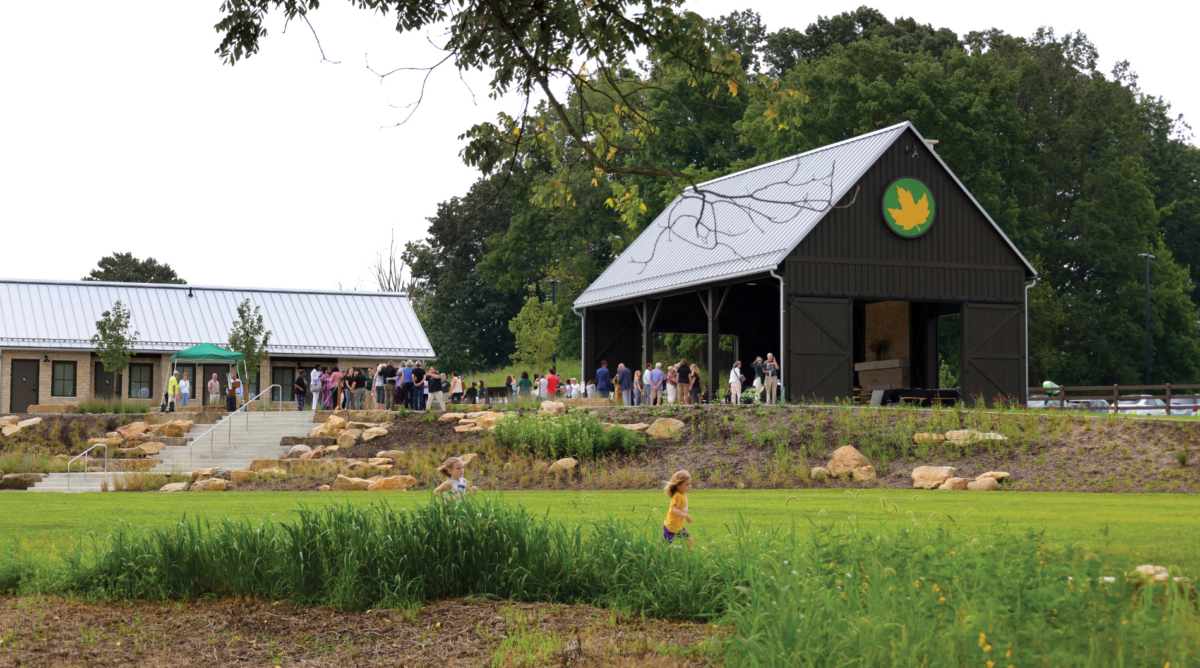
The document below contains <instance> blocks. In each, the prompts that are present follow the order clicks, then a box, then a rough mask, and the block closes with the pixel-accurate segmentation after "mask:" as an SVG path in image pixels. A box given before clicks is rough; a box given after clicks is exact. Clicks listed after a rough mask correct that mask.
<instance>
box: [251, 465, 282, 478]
mask: <svg viewBox="0 0 1200 668" xmlns="http://www.w3.org/2000/svg"><path fill="white" fill-rule="evenodd" d="M258 475H269V476H280V477H283V478H286V477H287V475H288V472H287V471H285V470H283V469H281V468H277V467H274V466H272V467H271V468H269V469H263V470H261V471H259V472H258Z"/></svg>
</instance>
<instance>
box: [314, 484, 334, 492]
mask: <svg viewBox="0 0 1200 668" xmlns="http://www.w3.org/2000/svg"><path fill="white" fill-rule="evenodd" d="M330 489H332V488H331V487H330V486H329V485H321V486H320V487H318V488H317V491H318V492H328V491H329V490H330Z"/></svg>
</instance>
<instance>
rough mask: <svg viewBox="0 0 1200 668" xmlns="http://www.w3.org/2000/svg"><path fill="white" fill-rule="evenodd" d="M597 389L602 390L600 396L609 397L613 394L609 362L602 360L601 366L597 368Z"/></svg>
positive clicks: (602, 397)
mask: <svg viewBox="0 0 1200 668" xmlns="http://www.w3.org/2000/svg"><path fill="white" fill-rule="evenodd" d="M596 389H597V390H599V391H600V398H601V399H607V398H608V396H609V395H610V394H612V390H613V385H612V375H611V374H610V373H609V371H608V362H607V361H603V360H602V361H601V362H600V368H599V369H596Z"/></svg>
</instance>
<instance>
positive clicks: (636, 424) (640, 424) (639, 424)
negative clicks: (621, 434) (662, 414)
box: [621, 422, 650, 431]
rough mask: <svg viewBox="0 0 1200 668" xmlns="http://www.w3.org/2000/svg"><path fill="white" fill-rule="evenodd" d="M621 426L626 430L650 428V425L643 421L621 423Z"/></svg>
mask: <svg viewBox="0 0 1200 668" xmlns="http://www.w3.org/2000/svg"><path fill="white" fill-rule="evenodd" d="M621 426H622V427H624V428H625V429H626V430H628V431H646V430H647V429H649V428H650V425H648V424H646V423H645V422H634V423H633V424H623V425H621Z"/></svg>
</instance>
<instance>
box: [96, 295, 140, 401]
mask: <svg viewBox="0 0 1200 668" xmlns="http://www.w3.org/2000/svg"><path fill="white" fill-rule="evenodd" d="M131 315H132V314H130V312H129V311H128V310H126V308H125V306H124V305H123V304H121V300H119V299H118V300H117V301H115V302H113V305H112V308H111V309H109V310H107V311H104V312H103V313H101V314H100V319H99V320H97V321H96V333H95V334H93V335H92V347H93V348H95V350H96V355H98V356H99V357H100V363H101V364H103V365H104V370H105V371H108V372H109V373H121V372H122V371H124V370H125V369H128V368H129V359H130V358H131V357H133V350H132V348H133V344H135V343H137V337H138V333H137V332H136V331H135V332H132V333H131V332H130V331H129V321H130V318H131ZM118 389H119V388H118Z"/></svg>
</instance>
